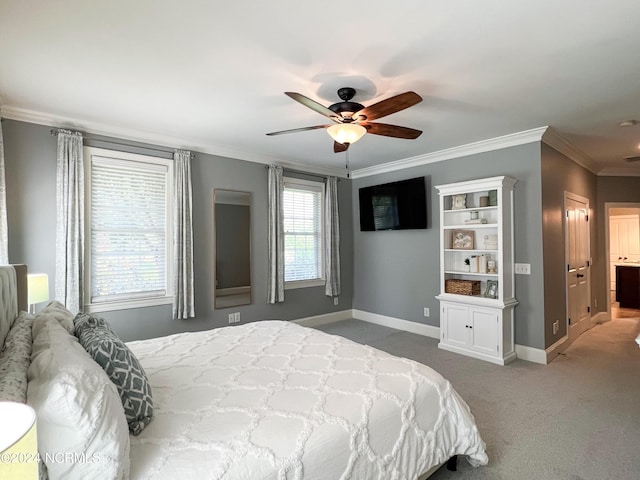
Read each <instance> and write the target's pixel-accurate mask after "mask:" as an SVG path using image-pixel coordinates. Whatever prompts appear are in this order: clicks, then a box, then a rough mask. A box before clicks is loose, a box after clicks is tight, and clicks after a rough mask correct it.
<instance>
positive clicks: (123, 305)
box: [84, 296, 173, 313]
mask: <svg viewBox="0 0 640 480" xmlns="http://www.w3.org/2000/svg"><path fill="white" fill-rule="evenodd" d="M172 303H173V297H167V296H164V297H155V298H138V299H134V300H121V301H118V302H102V303H91V304H88V305H85V306H84V312H85V313H100V312H111V311H113V310H127V309H130V308H143V307H156V306H158V305H171V304H172Z"/></svg>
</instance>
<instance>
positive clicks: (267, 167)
mask: <svg viewBox="0 0 640 480" xmlns="http://www.w3.org/2000/svg"><path fill="white" fill-rule="evenodd" d="M264 168H265V170H269V165H265V166H264ZM282 170H283V171H285V172H289V173H299V174H300V175H308V176H310V177H318V178H323V179H326V178H328V177H332V176H335V175H322V174H320V173H312V172H303V171H302V170H294V169H293V168H287V167H282ZM337 179H338V181H340V180H341V178H340V177H337Z"/></svg>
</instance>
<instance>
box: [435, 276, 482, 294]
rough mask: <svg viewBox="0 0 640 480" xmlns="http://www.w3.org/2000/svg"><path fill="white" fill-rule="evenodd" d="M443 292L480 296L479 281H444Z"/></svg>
mask: <svg viewBox="0 0 640 480" xmlns="http://www.w3.org/2000/svg"><path fill="white" fill-rule="evenodd" d="M444 291H445V292H446V293H455V294H458V295H480V280H457V279H449V280H445V281H444Z"/></svg>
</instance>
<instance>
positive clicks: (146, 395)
mask: <svg viewBox="0 0 640 480" xmlns="http://www.w3.org/2000/svg"><path fill="white" fill-rule="evenodd" d="M73 323H74V326H75V332H76V336H77V337H78V340H80V344H81V345H82V346H83V347H84V349H85V350H86V351H87V352H89V355H91V357H93V359H94V360H95V361H96V362H97V363H98V364H99V365H100V366H101V367H102V368H103V369H104V371H105V372H106V373H107V376H108V377H109V378H110V379H111V381H112V382H113V383H114V384H115V386H116V387H117V388H118V393H119V394H120V400H122V406H123V407H124V414H125V417H126V418H127V423H128V424H129V431H130V432H131V433H133V434H134V435H138V434H139V433H140V432H142V430H143V429H144V428H145V427H146V426H147V425H148V424H149V422H151V418H152V417H153V399H152V398H151V385H149V380H148V378H147V374H146V373H145V371H144V369H143V368H142V365H140V362H138V359H137V358H136V357H135V356H134V355H133V353H132V352H131V350H129V347H127V346H126V345H125V344H124V342H123V341H122V340H120V338H118V336H117V335H116V334H115V332H114V331H113V330H112V329H111V326H110V325H109V323H108V322H107V321H106V320H105V319H104V318H101V317H94V316H91V315H89V314H78V315H77V316H76V318H75V319H74V320H73Z"/></svg>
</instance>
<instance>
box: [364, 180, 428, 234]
mask: <svg viewBox="0 0 640 480" xmlns="http://www.w3.org/2000/svg"><path fill="white" fill-rule="evenodd" d="M359 195H360V230H361V231H363V232H370V231H375V230H409V229H424V228H427V194H426V190H425V182H424V177H417V178H411V179H409V180H401V181H399V182H392V183H385V184H383V185H373V186H371V187H363V188H361V189H360V190H359Z"/></svg>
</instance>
